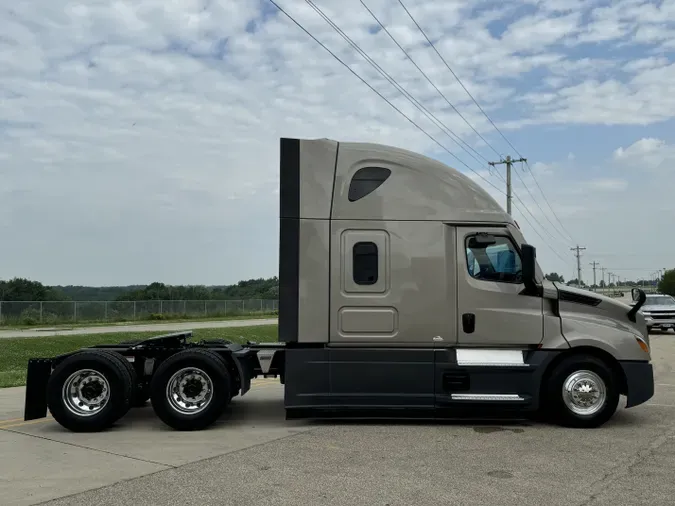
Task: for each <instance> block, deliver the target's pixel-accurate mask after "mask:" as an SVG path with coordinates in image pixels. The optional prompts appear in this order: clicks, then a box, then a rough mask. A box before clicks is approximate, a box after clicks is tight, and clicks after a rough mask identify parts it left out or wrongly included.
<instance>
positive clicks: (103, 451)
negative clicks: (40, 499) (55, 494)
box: [4, 429, 176, 500]
mask: <svg viewBox="0 0 675 506" xmlns="http://www.w3.org/2000/svg"><path fill="white" fill-rule="evenodd" d="M4 430H6V431H7V432H13V433H14V434H19V435H21V436H27V437H34V438H36V439H42V440H44V441H51V442H52V443H58V444H64V445H67V446H72V447H74V448H80V449H82V450H91V451H95V452H100V453H105V454H108V455H114V456H115V457H122V458H126V459H131V460H136V461H138V462H145V463H146V464H154V465H157V466H162V467H165V468H166V469H160V471H166V470H167V469H176V466H172V465H171V464H163V463H162V462H156V461H154V460H147V459H140V458H137V457H131V456H129V455H124V454H121V453H114V452H110V451H107V450H101V449H100V448H92V447H89V446H83V445H79V444H77V443H70V442H68V441H58V440H56V439H52V438H49V437H46V436H40V435H39V434H30V433H26V432H20V431H18V430H11V429H4ZM50 500H51V499H50Z"/></svg>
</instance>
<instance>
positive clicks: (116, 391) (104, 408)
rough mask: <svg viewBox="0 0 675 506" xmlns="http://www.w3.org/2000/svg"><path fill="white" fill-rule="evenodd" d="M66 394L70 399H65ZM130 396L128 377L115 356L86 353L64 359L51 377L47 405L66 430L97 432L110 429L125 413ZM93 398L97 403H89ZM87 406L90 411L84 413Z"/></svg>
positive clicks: (95, 351) (48, 383) (108, 353)
mask: <svg viewBox="0 0 675 506" xmlns="http://www.w3.org/2000/svg"><path fill="white" fill-rule="evenodd" d="M78 373H79V375H80V378H79V380H78V379H77V375H78ZM83 376H84V377H83ZM83 380H87V383H86V384H85V388H86V387H87V385H88V386H89V389H88V391H84V390H83V387H82V386H81V385H82V382H83ZM78 386H79V388H78ZM66 390H69V391H70V393H71V395H66ZM132 392H133V380H132V377H131V375H130V374H129V371H128V370H127V369H126V367H124V365H123V364H122V363H121V362H120V360H119V359H118V358H117V357H115V354H113V353H110V352H107V351H104V350H86V351H80V352H77V353H75V354H73V355H71V356H70V357H68V358H66V359H65V360H64V361H63V362H61V363H60V364H59V365H58V366H57V367H56V369H55V370H54V372H53V373H52V374H51V376H50V377H49V381H48V382H47V405H48V407H49V411H50V412H51V414H52V416H53V417H54V419H55V420H56V421H57V422H58V423H59V424H60V425H61V426H63V427H65V428H66V429H68V430H70V431H73V432H97V431H102V430H105V429H107V428H109V427H111V426H112V425H113V424H114V423H115V422H116V421H117V420H119V419H120V418H121V417H122V416H124V415H125V414H126V413H127V411H129V407H130V405H131V400H132ZM97 394H98V395H97ZM92 396H96V397H94V398H92ZM97 398H98V402H97V403H94V402H92V401H94V400H95V399H97ZM88 403H89V406H90V409H88V410H86V409H85V406H86V405H87V404H88ZM91 408H93V409H91Z"/></svg>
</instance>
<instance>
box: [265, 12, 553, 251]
mask: <svg viewBox="0 0 675 506" xmlns="http://www.w3.org/2000/svg"><path fill="white" fill-rule="evenodd" d="M305 1H307V3H309V1H308V0H305ZM269 2H270V3H271V4H273V5H274V6H275V7H276V8H277V9H278V10H279V11H280V12H282V13H283V14H284V15H285V16H286V17H287V18H288V19H290V20H291V21H292V22H293V23H294V24H295V25H296V26H297V27H298V28H300V29H301V30H302V31H303V32H305V33H306V34H307V35H309V37H310V38H312V40H314V42H316V43H317V44H319V45H320V46H321V47H322V48H323V49H324V50H326V52H328V53H329V54H330V55H331V56H332V57H333V58H335V59H336V60H337V61H338V62H339V63H341V64H342V65H343V66H344V67H345V68H346V69H347V70H349V72H351V73H352V74H353V75H354V76H355V77H357V78H358V79H359V80H360V81H361V82H362V83H363V84H365V85H366V86H368V88H370V90H371V91H373V92H375V93H376V94H377V95H378V96H379V97H380V98H381V99H382V100H384V101H385V102H387V104H389V105H390V106H391V107H392V108H393V109H394V110H395V111H396V112H398V113H399V114H400V115H401V116H403V117H404V118H405V119H407V120H408V121H409V122H410V123H411V124H412V125H414V126H415V127H416V128H417V129H418V130H420V131H421V132H422V133H423V134H424V135H426V136H427V137H429V139H431V140H432V141H433V142H434V143H435V144H437V145H438V146H439V147H440V148H441V149H443V150H444V151H446V152H447V153H448V154H450V155H451V156H452V157H454V158H455V159H457V160H458V161H459V162H460V163H461V164H462V165H464V166H465V167H467V168H468V169H469V170H470V171H472V172H473V173H474V174H476V175H477V176H478V177H479V178H481V179H482V180H484V181H485V182H486V183H487V184H489V185H490V186H491V187H492V188H494V189H495V190H497V191H498V192H499V193H501V194H502V195H505V193H504V192H503V191H502V190H500V189H499V188H498V187H497V186H495V185H493V184H492V183H491V182H490V181H488V180H487V179H486V178H484V177H483V176H481V175H480V174H479V173H478V172H476V170H474V169H473V168H472V167H470V166H468V165H467V164H466V163H465V162H464V161H463V160H461V159H460V158H458V157H457V156H456V155H455V154H454V153H452V152H451V151H450V150H448V148H446V147H445V146H444V145H443V144H441V143H440V142H439V141H438V140H437V139H436V138H435V137H433V136H432V135H431V134H429V133H428V132H427V131H426V130H424V129H423V128H422V127H421V126H419V125H418V124H417V123H415V121H413V120H412V119H410V117H408V116H407V115H406V114H405V113H404V112H402V111H401V110H400V109H399V108H398V107H396V106H395V105H394V104H392V103H391V101H389V100H388V99H387V98H386V97H384V96H383V95H382V94H381V93H380V92H379V91H377V90H376V89H375V88H373V86H371V85H370V84H369V83H368V82H367V81H366V80H365V79H363V77H361V76H360V75H359V74H358V73H357V72H355V71H354V70H353V69H352V68H351V67H350V66H349V65H347V64H346V63H345V62H344V61H343V60H342V59H340V57H338V56H337V55H336V54H335V53H333V52H332V51H331V50H330V49H329V48H328V47H326V45H325V44H323V43H322V42H321V41H320V40H318V39H317V38H316V37H315V36H314V35H313V34H312V33H311V32H309V31H308V30H307V29H306V28H305V27H304V26H302V24H300V23H299V22H298V21H296V20H295V18H293V16H291V15H290V14H288V13H287V12H286V11H285V10H284V9H283V8H282V7H281V6H279V4H277V3H276V2H275V0H269ZM324 19H325V18H324ZM500 156H501V155H500ZM516 197H517V196H516ZM517 198H518V197H517ZM518 200H520V199H518ZM521 203H522V201H521ZM523 205H524V204H523ZM514 207H516V209H519V208H518V207H517V206H515V204H514ZM528 211H529V210H528ZM523 219H524V220H525V221H526V222H527V223H528V224H529V225H530V226H531V227H532V230H533V231H534V232H535V233H536V234H537V236H539V238H540V239H541V240H542V242H543V243H544V244H546V246H548V248H549V249H550V250H551V251H552V252H553V253H554V254H555V255H556V256H557V257H558V258H559V259H560V260H562V261H563V262H564V263H566V260H565V259H564V258H562V257H561V256H560V255H559V254H558V252H557V251H556V250H555V249H553V248H552V247H551V246H550V245H549V244H548V242H546V240H545V239H544V238H543V237H542V236H541V234H540V233H539V232H538V231H537V229H536V228H535V227H534V226H532V223H531V222H530V221H529V220H528V219H527V217H526V216H525V215H524V214H523ZM535 219H536V218H535ZM540 226H541V224H540Z"/></svg>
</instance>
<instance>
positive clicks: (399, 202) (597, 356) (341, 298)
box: [25, 138, 654, 431]
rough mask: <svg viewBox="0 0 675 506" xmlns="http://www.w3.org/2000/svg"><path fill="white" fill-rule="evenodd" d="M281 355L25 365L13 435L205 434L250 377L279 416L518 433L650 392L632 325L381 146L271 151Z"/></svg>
mask: <svg viewBox="0 0 675 506" xmlns="http://www.w3.org/2000/svg"><path fill="white" fill-rule="evenodd" d="M279 160H280V216H279V219H280V234H279V283H280V287H279V290H280V293H279V298H280V299H279V342H278V343H246V344H235V343H231V342H228V341H225V340H219V339H215V340H210V341H194V340H193V339H191V336H192V334H191V332H179V333H173V334H168V335H161V336H157V337H154V338H151V339H146V340H136V341H128V342H125V343H120V344H115V345H112V344H111V345H101V346H94V347H89V348H84V349H80V350H75V351H73V352H71V353H67V354H65V355H61V356H58V357H53V358H34V359H31V360H30V361H29V364H28V376H27V388H26V397H25V419H26V420H31V419H35V418H39V417H44V416H46V414H47V411H49V412H51V414H52V416H53V417H54V418H55V419H56V420H57V421H58V422H59V423H60V424H61V425H62V426H64V427H66V428H68V429H70V430H73V431H99V430H104V429H106V428H107V427H110V426H111V425H113V424H114V423H116V422H117V421H118V420H119V419H120V418H121V417H123V416H124V415H125V414H126V413H127V412H128V410H129V409H131V408H133V407H134V406H137V405H140V404H142V403H144V402H145V401H147V400H148V399H150V400H151V404H152V408H153V409H154V411H155V413H156V414H157V416H159V418H160V419H161V420H163V421H164V422H165V423H166V424H167V425H169V426H170V427H173V428H174V429H178V430H196V429H203V428H205V427H207V426H209V425H210V424H211V423H213V422H214V421H215V420H216V419H217V418H218V417H219V416H220V415H221V413H222V412H223V410H224V409H225V408H226V406H227V405H228V403H229V402H230V400H231V399H232V397H234V396H236V395H244V394H246V392H247V391H248V390H249V388H250V384H251V379H252V378H255V377H258V376H270V375H272V376H275V377H278V378H279V379H280V382H281V383H282V384H283V385H284V404H285V410H286V416H287V417H288V418H302V417H305V418H316V417H326V416H328V417H336V416H347V417H354V416H358V417H363V416H377V417H379V418H382V417H386V416H392V417H396V418H401V417H406V418H409V417H422V418H429V417H432V418H433V417H444V418H446V417H463V416H471V417H476V416H478V417H489V416H492V415H495V414H496V415H498V416H500V417H502V416H504V415H505V414H508V415H515V416H518V417H521V416H522V417H529V416H531V415H537V417H539V416H540V415H543V416H544V417H545V418H547V419H549V420H552V421H554V422H556V423H559V424H561V425H564V426H570V427H597V426H600V425H602V424H603V423H605V422H606V421H607V420H608V419H609V418H610V417H611V416H612V415H613V414H614V412H615V411H616V409H617V406H618V402H619V399H620V396H622V395H623V396H626V398H627V399H626V405H627V406H628V407H632V406H636V405H638V404H641V403H644V402H645V401H647V400H648V399H650V398H651V397H652V395H653V393H654V377H653V371H652V365H651V362H650V360H651V356H650V342H649V334H648V332H647V325H646V323H645V318H644V316H643V315H642V314H641V313H640V312H639V309H640V307H641V305H642V304H644V300H645V294H644V293H642V292H639V293H638V301H637V303H636V304H635V305H633V306H632V307H631V306H629V305H626V304H624V303H622V302H619V301H616V300H613V299H611V298H609V297H604V296H602V295H599V294H596V293H591V292H588V291H584V290H580V289H574V288H570V287H567V286H564V285H561V284H559V283H553V282H550V281H547V280H546V279H545V278H544V276H543V273H542V271H541V269H540V267H539V266H538V265H537V261H536V254H535V248H534V247H532V246H531V245H529V244H527V242H526V241H525V238H524V237H523V234H522V233H521V231H520V229H519V227H518V225H517V223H516V222H515V221H514V220H513V219H512V217H511V216H510V215H508V214H507V213H505V212H504V210H503V209H502V208H501V207H500V206H499V204H497V202H496V201H495V200H494V199H493V198H492V197H491V196H490V195H489V194H488V193H487V192H486V191H485V190H484V189H483V188H481V187H480V186H479V185H477V184H476V183H475V182H473V181H472V180H471V179H469V178H468V177H466V176H465V175H463V174H462V173H460V172H458V171H456V170H454V169H453V168H451V167H448V166H447V165H445V164H443V163H440V162H439V161H436V160H434V159H431V158H429V157H426V156H422V155H420V154H417V153H413V152H410V151H406V150H403V149H398V148H394V147H391V146H385V145H380V144H370V143H356V142H338V141H335V140H330V139H290V138H282V139H281V140H280V158H279Z"/></svg>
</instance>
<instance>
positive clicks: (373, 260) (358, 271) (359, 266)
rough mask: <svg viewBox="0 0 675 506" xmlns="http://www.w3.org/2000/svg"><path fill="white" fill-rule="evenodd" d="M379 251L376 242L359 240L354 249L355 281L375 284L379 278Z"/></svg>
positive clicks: (361, 283)
mask: <svg viewBox="0 0 675 506" xmlns="http://www.w3.org/2000/svg"><path fill="white" fill-rule="evenodd" d="M377 257H378V251H377V244H375V243H374V242H357V243H356V244H354V248H353V249H352V262H353V263H352V265H353V273H354V283H356V284H357V285H374V284H375V283H377V279H378V267H379V266H378V261H377Z"/></svg>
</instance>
